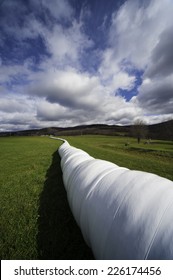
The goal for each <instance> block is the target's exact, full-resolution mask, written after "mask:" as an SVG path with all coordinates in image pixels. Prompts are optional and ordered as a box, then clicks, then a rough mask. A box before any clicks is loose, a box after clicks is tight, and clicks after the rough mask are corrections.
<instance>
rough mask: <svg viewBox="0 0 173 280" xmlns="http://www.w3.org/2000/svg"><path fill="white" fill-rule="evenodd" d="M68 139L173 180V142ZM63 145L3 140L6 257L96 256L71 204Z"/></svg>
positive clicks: (1, 236)
mask: <svg viewBox="0 0 173 280" xmlns="http://www.w3.org/2000/svg"><path fill="white" fill-rule="evenodd" d="M65 138H66V139H67V140H68V141H69V142H70V144H71V145H73V146H75V147H79V148H81V149H83V150H85V151H87V152H88V153H89V154H90V155H92V156H94V157H96V158H100V159H105V160H109V161H112V162H114V163H116V164H118V165H119V166H125V167H128V168H130V169H137V170H144V171H147V172H152V173H155V174H158V175H160V176H163V177H166V178H168V179H171V180H173V143H172V142H166V141H153V142H152V143H151V144H149V145H148V144H147V145H145V144H142V143H141V144H140V145H138V144H137V143H136V140H135V139H126V138H121V137H108V136H107V137H106V136H80V137H79V136H75V137H65ZM126 142H129V143H130V144H129V145H128V146H125V143H126ZM60 144H61V142H59V141H56V140H51V139H49V138H47V137H7V138H0V170H1V171H0V257H1V259H92V258H93V256H92V254H91V251H90V250H89V249H88V247H87V246H86V245H85V243H84V240H83V238H82V236H81V233H80V230H79V228H78V226H77V225H76V223H75V221H74V219H73V217H72V214H71V211H70V209H69V206H68V202H67V199H66V192H65V190H64V186H63V182H62V174H61V169H60V158H59V155H58V153H57V149H58V147H59V145H60Z"/></svg>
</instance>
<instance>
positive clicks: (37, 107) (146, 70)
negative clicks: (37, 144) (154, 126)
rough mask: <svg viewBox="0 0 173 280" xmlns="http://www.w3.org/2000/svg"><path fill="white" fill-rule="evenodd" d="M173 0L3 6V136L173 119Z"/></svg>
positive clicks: (1, 2) (17, 0) (13, 1)
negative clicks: (55, 128) (45, 129)
mask: <svg viewBox="0 0 173 280" xmlns="http://www.w3.org/2000/svg"><path fill="white" fill-rule="evenodd" d="M172 15H173V0H164V1H163V0H49V1H48V0H0V131H9V130H21V129H32V128H42V127H49V126H61V127H67V126H75V125H78V124H91V123H107V124H119V125H126V124H132V123H134V121H135V120H137V119H143V120H145V121H146V122H147V123H148V124H149V123H150V124H151V123H158V122H161V121H165V120H168V119H170V118H173V16H172Z"/></svg>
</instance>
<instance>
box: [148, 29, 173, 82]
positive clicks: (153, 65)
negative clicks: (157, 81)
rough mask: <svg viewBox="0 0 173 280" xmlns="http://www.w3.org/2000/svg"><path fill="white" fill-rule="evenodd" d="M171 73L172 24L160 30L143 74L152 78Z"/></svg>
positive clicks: (172, 70) (172, 54) (172, 58)
mask: <svg viewBox="0 0 173 280" xmlns="http://www.w3.org/2000/svg"><path fill="white" fill-rule="evenodd" d="M170 74H173V26H171V28H169V29H168V30H165V31H164V32H162V34H161V35H160V38H159V42H158V44H157V45H156V47H155V48H154V50H153V52H152V55H151V62H150V64H149V65H148V68H147V70H146V73H145V76H146V77H149V78H153V77H156V76H160V77H163V78H164V77H165V76H168V75H170Z"/></svg>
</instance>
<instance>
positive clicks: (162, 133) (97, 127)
mask: <svg viewBox="0 0 173 280" xmlns="http://www.w3.org/2000/svg"><path fill="white" fill-rule="evenodd" d="M131 127H132V126H119V125H106V124H92V125H80V126H74V127H66V128H63V127H48V128H42V129H32V130H23V131H13V132H1V133H0V136H42V135H54V136H70V135H71V136H72V135H87V134H91V135H112V136H124V137H129V136H131ZM147 128H148V138H151V139H161V140H173V120H170V121H167V122H163V123H159V124H153V125H148V126H147Z"/></svg>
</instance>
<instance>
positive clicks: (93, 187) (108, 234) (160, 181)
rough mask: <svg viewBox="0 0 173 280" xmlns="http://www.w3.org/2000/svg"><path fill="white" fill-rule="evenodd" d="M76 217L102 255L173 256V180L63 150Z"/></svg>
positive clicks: (71, 149)
mask: <svg viewBox="0 0 173 280" xmlns="http://www.w3.org/2000/svg"><path fill="white" fill-rule="evenodd" d="M59 154H60V156H61V168H62V172H63V181H64V186H65V188H66V191H67V197H68V201H69V205H70V208H71V211H72V213H73V215H74V218H75V220H76V222H77V224H78V225H79V227H80V229H81V231H82V234H83V237H84V239H85V241H86V243H87V244H88V246H90V247H91V249H92V251H93V254H94V256H95V258H96V259H121V260H122V259H173V222H172V221H173V182H172V181H170V180H168V179H165V178H162V177H159V176H157V175H154V174H151V173H146V172H141V171H132V170H129V169H127V168H124V167H119V166H117V165H116V164H113V163H111V162H108V161H104V160H98V159H94V158H93V157H91V156H90V155H88V154H87V153H86V152H84V151H82V150H80V149H77V148H75V147H72V146H70V145H69V143H68V142H65V143H63V144H62V145H61V146H60V148H59Z"/></svg>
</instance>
